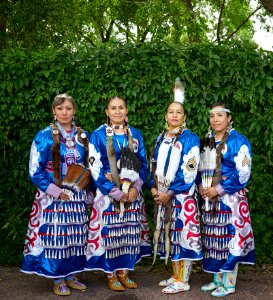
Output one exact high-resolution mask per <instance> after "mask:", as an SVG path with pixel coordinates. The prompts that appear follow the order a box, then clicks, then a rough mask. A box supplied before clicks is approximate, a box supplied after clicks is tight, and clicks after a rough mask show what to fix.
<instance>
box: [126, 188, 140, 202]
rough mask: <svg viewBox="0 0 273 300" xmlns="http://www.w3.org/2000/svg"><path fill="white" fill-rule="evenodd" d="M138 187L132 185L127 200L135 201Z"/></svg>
mask: <svg viewBox="0 0 273 300" xmlns="http://www.w3.org/2000/svg"><path fill="white" fill-rule="evenodd" d="M137 194H138V192H137V189H136V188H135V187H133V186H131V187H130V189H129V192H128V200H127V202H134V201H135V200H136V198H137Z"/></svg>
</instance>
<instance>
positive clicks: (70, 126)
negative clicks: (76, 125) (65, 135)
mask: <svg viewBox="0 0 273 300" xmlns="http://www.w3.org/2000/svg"><path fill="white" fill-rule="evenodd" d="M59 124H60V125H61V126H62V128H63V129H64V130H65V131H71V129H72V124H71V123H69V124H62V123H60V122H59Z"/></svg>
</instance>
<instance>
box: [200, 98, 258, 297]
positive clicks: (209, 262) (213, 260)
mask: <svg viewBox="0 0 273 300" xmlns="http://www.w3.org/2000/svg"><path fill="white" fill-rule="evenodd" d="M209 122H210V127H211V129H210V133H209V137H210V138H211V139H215V141H216V151H214V150H213V151H211V149H213V147H210V146H209V147H208V146H207V145H206V144H205V145H204V149H203V153H206V152H207V151H208V152H210V153H209V154H210V156H214V158H213V157H211V158H210V159H209V161H213V163H212V164H209V165H207V161H208V159H207V157H206V155H201V166H203V165H205V166H208V167H207V169H209V171H210V172H211V173H214V177H213V183H212V186H210V185H209V184H207V185H205V186H204V185H203V183H204V182H203V179H202V183H200V186H199V192H200V194H201V195H202V197H203V198H204V199H209V207H207V205H205V206H203V214H202V219H203V247H204V259H203V261H202V263H203V269H204V270H205V271H206V272H209V273H214V278H213V281H212V282H211V283H209V284H206V285H204V286H202V288H201V290H202V291H204V292H208V291H210V292H212V293H211V295H212V296H215V297H225V296H227V295H228V294H231V293H234V292H235V287H236V279H237V270H238V263H243V264H254V240H253V232H252V227H251V221H250V214H249V207H248V201H247V197H246V190H245V186H246V184H247V182H248V180H249V177H250V170H251V156H252V153H251V147H250V143H249V141H248V140H247V139H246V137H245V136H243V135H241V134H240V133H238V132H237V131H236V130H234V129H233V128H232V120H231V115H230V110H229V109H228V108H227V106H226V105H225V104H224V103H221V102H218V103H215V104H214V105H213V106H212V108H211V110H210V118H209ZM215 162H216V163H215ZM212 167H214V169H213V168H212ZM203 171H204V170H203ZM201 174H202V170H201Z"/></svg>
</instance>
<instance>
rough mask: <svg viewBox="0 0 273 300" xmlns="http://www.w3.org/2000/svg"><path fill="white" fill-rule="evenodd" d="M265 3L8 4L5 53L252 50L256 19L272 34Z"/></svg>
mask: <svg viewBox="0 0 273 300" xmlns="http://www.w3.org/2000/svg"><path fill="white" fill-rule="evenodd" d="M261 2H263V3H264V2H266V1H265V0H263V1H258V0H229V1H226V0H103V1H102V0H92V1H90V0H89V1H88V0H35V1H33V0H24V1H22V0H3V1H1V3H0V50H1V49H14V48H30V49H33V48H35V49H39V50H43V49H44V48H48V47H52V46H54V47H78V46H79V45H89V46H92V47H98V46H100V45H101V44H105V43H109V42H110V43H111V42H116V41H119V42H125V41H126V42H130V43H133V44H135V45H139V44H142V43H144V42H150V41H151V42H161V41H168V42H171V43H174V44H180V43H184V42H188V43H200V42H205V41H208V40H210V41H213V42H215V43H218V44H220V43H225V42H227V41H235V40H236V41H244V43H248V44H249V43H253V42H252V37H253V34H254V30H253V18H252V16H253V15H255V17H257V18H258V19H260V20H261V22H262V26H263V27H266V24H268V25H267V29H268V30H272V20H271V22H270V18H269V17H268V16H267V13H266V11H265V9H264V8H263V5H261ZM268 2H269V1H268ZM264 7H265V8H266V6H264ZM267 19H268V22H266V20H267Z"/></svg>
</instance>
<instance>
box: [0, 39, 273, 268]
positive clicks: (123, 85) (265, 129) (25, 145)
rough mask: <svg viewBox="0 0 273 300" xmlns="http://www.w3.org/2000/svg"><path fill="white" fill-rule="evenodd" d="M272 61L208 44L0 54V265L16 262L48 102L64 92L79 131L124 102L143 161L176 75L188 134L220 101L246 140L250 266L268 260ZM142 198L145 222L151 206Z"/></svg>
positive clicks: (271, 242) (201, 130) (272, 245)
mask: <svg viewBox="0 0 273 300" xmlns="http://www.w3.org/2000/svg"><path fill="white" fill-rule="evenodd" d="M272 58H273V54H272V53H271V52H262V51H260V52H259V51H257V50H254V49H245V48H243V47H240V46H229V47H227V46H215V45H209V44H207V45H196V46H190V47H189V46H184V47H182V46H181V47H178V46H169V45H165V44H157V45H154V44H150V45H145V46H144V47H139V48H136V47H133V46H130V45H125V46H117V47H115V48H113V49H105V48H97V49H92V50H81V49H80V50H77V51H75V52H69V51H68V50H65V49H64V50H52V49H51V50H46V51H45V52H39V53H38V52H31V51H25V52H23V51H9V52H2V53H0V72H1V78H2V80H1V83H0V101H1V102H0V103H1V106H0V113H1V124H0V140H1V157H0V164H1V169H0V205H1V210H0V229H1V233H0V241H1V244H2V245H1V248H0V265H19V264H20V261H21V254H22V251H23V244H24V239H25V234H26V229H27V222H28V217H29V213H30V208H31V205H32V202H33V197H34V190H35V188H34V187H33V185H32V184H31V183H30V181H29V179H28V159H29V150H30V145H31V142H32V139H33V138H34V136H35V134H36V132H37V131H38V130H40V129H42V128H44V127H45V126H47V125H48V124H49V123H50V122H52V120H53V115H52V113H51V103H52V101H53V99H54V97H55V96H56V95H57V94H59V93H63V92H67V93H69V94H71V95H72V96H73V97H74V98H75V100H76V103H77V120H78V123H79V125H80V126H82V127H83V128H85V129H87V130H89V131H92V130H93V129H94V128H96V127H97V126H99V125H100V124H101V123H103V122H105V121H106V117H105V113H104V108H105V104H106V101H107V99H108V98H110V97H111V96H113V95H115V94H119V95H122V96H124V97H125V98H126V99H127V100H128V105H129V122H130V124H131V125H133V126H135V127H137V128H139V129H141V130H142V132H143V135H144V138H145V143H146V147H147V152H148V153H150V149H151V147H152V144H153V140H154V138H155V137H156V135H157V134H158V133H159V132H160V131H161V130H162V128H163V125H164V110H165V107H166V105H167V103H168V102H169V101H171V100H172V98H173V92H172V88H173V84H174V80H175V78H176V77H180V78H181V80H182V81H183V82H184V84H185V89H186V103H185V106H186V111H187V126H188V128H190V129H191V130H192V131H194V132H196V133H197V134H198V135H199V136H200V137H201V136H204V134H205V133H206V131H207V128H208V110H209V106H210V104H212V103H213V102H215V101H224V102H227V103H228V104H229V105H230V107H231V110H232V112H233V118H234V126H235V127H236V128H237V129H238V130H239V131H240V132H242V133H243V134H245V135H246V136H247V137H248V139H249V140H250V141H251V143H252V148H253V149H252V150H253V156H254V157H253V168H252V177H251V180H250V182H249V184H248V189H249V200H250V207H251V213H252V221H253V227H254V233H255V238H256V249H257V259H258V261H260V262H265V261H270V260H272V258H273V250H272V249H273V239H272V235H271V232H272V226H273V225H272V224H273V217H272V216H273V206H272V205H270V204H271V201H272V194H273V188H272V182H273V175H272V171H271V168H272V150H273V119H272V115H273V109H272V103H273V93H272V85H273V77H272V76H271V74H272V69H273V60H272ZM145 195H146V198H147V202H148V203H147V207H148V214H149V218H150V220H151V219H152V210H153V205H152V202H151V199H150V198H149V193H148V192H147V191H145Z"/></svg>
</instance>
